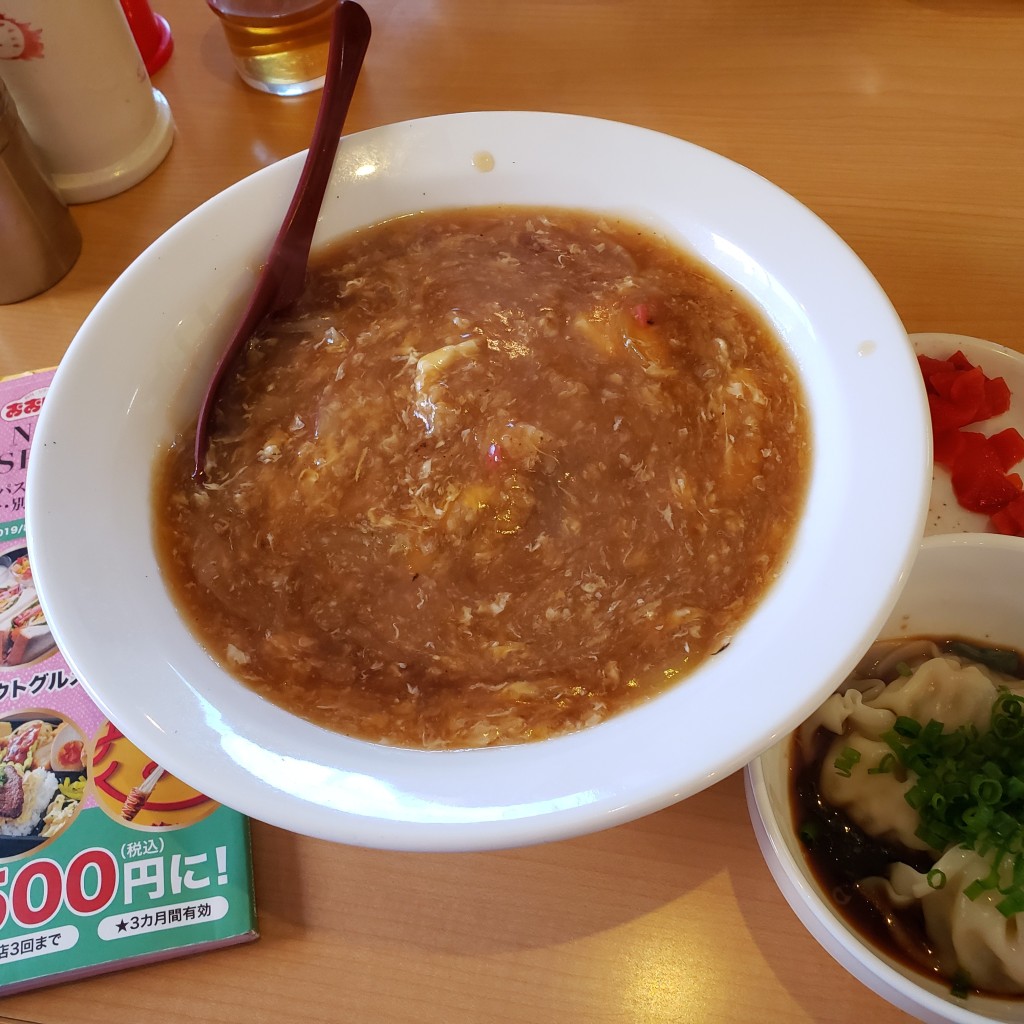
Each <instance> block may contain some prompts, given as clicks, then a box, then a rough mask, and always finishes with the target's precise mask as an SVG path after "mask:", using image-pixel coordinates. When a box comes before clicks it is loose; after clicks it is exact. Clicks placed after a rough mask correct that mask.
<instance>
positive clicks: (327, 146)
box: [192, 0, 370, 482]
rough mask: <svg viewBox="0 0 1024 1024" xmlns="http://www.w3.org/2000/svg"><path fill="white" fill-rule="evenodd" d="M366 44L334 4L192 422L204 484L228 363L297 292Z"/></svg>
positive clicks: (350, 7)
mask: <svg viewBox="0 0 1024 1024" xmlns="http://www.w3.org/2000/svg"><path fill="white" fill-rule="evenodd" d="M369 44H370V19H369V16H368V15H367V13H366V11H364V10H363V8H362V7H360V6H359V4H358V3H356V2H355V0H339V2H338V4H337V6H336V7H335V9H334V17H333V20H332V22H331V42H330V49H329V51H328V55H327V74H326V79H325V81H324V91H323V96H322V97H321V100H320V109H319V110H318V112H317V117H316V124H315V125H314V127H313V138H312V140H311V142H310V145H309V149H308V150H307V152H306V160H305V163H304V164H303V165H302V172H301V174H300V175H299V180H298V183H297V184H296V186H295V192H294V194H293V195H292V201H291V203H290V205H289V206H288V211H287V213H285V216H284V221H283V222H282V224H281V228H280V230H279V231H278V233H277V237H276V238H275V239H274V243H273V245H272V246H271V247H270V252H269V254H268V256H267V259H266V262H265V263H264V264H263V267H262V269H261V271H260V275H259V278H258V279H257V281H256V287H255V288H254V289H253V293H252V296H251V297H250V299H249V305H248V306H247V307H246V310H245V313H244V314H243V315H242V319H241V320H240V321H239V324H238V326H237V328H236V329H235V333H234V334H233V335H232V337H231V340H230V341H229V342H228V344H227V345H226V346H225V348H224V350H223V352H222V353H221V356H220V359H219V360H218V361H217V365H216V367H215V368H214V371H213V374H212V376H211V378H210V383H209V385H208V386H207V389H206V393H205V395H204V396H203V400H202V403H201V404H200V407H199V417H198V420H197V421H196V441H195V469H194V471H193V473H192V479H193V480H195V481H197V482H200V481H201V480H202V479H203V473H204V464H205V462H206V449H207V444H208V427H209V418H210V412H211V410H212V409H213V404H214V401H215V399H216V397H217V393H218V391H219V389H220V384H221V381H222V380H223V379H224V374H225V373H226V372H227V369H228V367H229V366H230V365H231V362H232V360H233V359H234V358H235V356H236V355H237V354H238V352H239V351H240V350H241V349H242V347H243V346H244V345H245V344H246V343H247V342H248V340H249V339H250V338H251V337H252V335H253V334H254V333H255V331H256V329H257V327H259V325H260V324H261V323H262V322H263V320H264V319H266V317H268V316H270V315H271V314H273V313H276V312H278V311H279V310H282V309H285V308H287V307H288V306H290V305H291V304H292V303H293V302H294V301H295V300H296V299H297V298H298V297H299V294H300V293H301V292H302V287H303V285H304V284H305V280H306V265H307V263H308V261H309V250H310V246H311V245H312V243H313V233H314V231H315V230H316V224H317V220H318V218H319V216H320V208H321V206H322V205H323V198H324V192H325V191H326V189H327V182H328V181H329V180H330V177H331V171H332V169H333V167H334V157H335V155H336V153H337V151H338V143H339V142H340V137H341V131H342V128H343V126H344V124H345V117H346V115H347V114H348V108H349V105H350V104H351V102H352V94H353V93H354V92H355V87H356V80H357V79H358V78H359V72H360V70H361V68H362V66H363V58H364V57H365V56H366V50H367V47H368V46H369Z"/></svg>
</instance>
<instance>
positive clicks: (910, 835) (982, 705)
mask: <svg viewBox="0 0 1024 1024" xmlns="http://www.w3.org/2000/svg"><path fill="white" fill-rule="evenodd" d="M1022 573H1024V543H1022V542H1021V541H1020V540H1019V539H1017V538H1012V537H1000V536H996V535H988V534H961V535H955V536H953V535H950V536H939V537H930V538H928V539H927V540H925V541H924V543H923V544H922V547H921V551H920V554H919V555H918V558H917V561H916V562H915V564H914V567H913V569H912V571H911V573H910V578H909V580H908V582H907V585H906V587H905V588H904V590H903V592H902V594H901V596H900V598H899V600H898V602H897V604H896V607H895V608H894V609H893V612H892V615H891V616H890V618H889V620H888V622H887V623H886V624H885V627H884V628H883V629H882V631H881V633H880V638H881V639H882V640H884V641H888V640H892V641H900V643H897V644H896V645H895V646H892V647H889V645H885V647H888V650H886V649H885V648H884V647H883V648H880V649H879V650H881V652H882V653H881V658H882V662H881V663H880V662H879V650H876V651H875V652H874V653H873V654H869V655H868V656H866V658H865V660H864V662H862V666H863V667H864V671H863V673H861V674H862V675H863V676H864V677H865V679H870V678H871V677H876V676H877V677H879V678H880V679H890V678H893V681H891V682H888V683H886V684H885V685H883V683H882V682H879V683H877V684H875V683H871V682H865V681H862V682H859V683H857V684H855V685H853V686H851V687H850V688H849V689H845V692H843V693H839V692H837V693H836V694H835V695H833V696H832V697H830V698H829V700H828V701H827V702H826V703H825V704H824V705H823V706H822V708H820V709H819V711H818V712H816V713H815V715H813V716H812V717H811V718H810V719H809V720H808V722H806V723H805V725H804V727H803V729H802V730H798V731H797V733H796V734H794V736H792V737H789V738H787V739H786V740H784V741H783V742H782V743H779V744H778V745H776V746H775V747H773V748H771V749H770V750H769V751H767V752H765V753H764V754H763V755H761V757H759V758H758V759H757V760H755V761H754V762H752V763H751V764H750V765H749V766H748V768H747V771H746V782H747V799H748V804H749V807H750V813H751V819H752V821H753V824H754V830H755V833H756V835H757V839H758V842H759V844H760V846H761V850H762V852H763V854H764V856H765V860H766V861H767V864H768V867H769V868H770V870H771V872H772V875H773V876H774V878H775V881H776V882H777V884H778V886H779V888H780V889H781V891H782V893H783V895H784V896H785V898H786V900H787V901H788V902H789V904H790V906H791V907H792V908H793V910H794V911H795V912H796V914H797V916H798V917H799V918H800V920H801V921H802V922H803V924H804V925H805V926H806V927H807V929H808V930H809V931H810V932H811V934H812V935H813V936H814V937H815V938H816V939H817V940H818V941H819V942H820V943H821V945H822V946H824V948H825V949H826V950H827V951H828V952H829V953H831V954H832V956H833V957H835V959H836V960H838V961H839V963H841V964H842V965H843V966H844V967H845V968H847V970H849V971H850V972H851V973H852V974H853V975H854V976H855V977H857V978H858V979H859V980H860V981H862V982H863V983H864V984H866V985H867V986H868V987H869V988H871V989H873V990H874V991H875V992H877V993H878V994H879V995H881V996H882V997H883V998H885V999H887V1000H889V1001H890V1002H892V1003H894V1004H895V1005H896V1006H899V1007H900V1008H902V1009H904V1010H906V1011H908V1012H910V1013H912V1014H914V1015H915V1016H918V1017H919V1018H921V1019H922V1020H925V1021H929V1022H944V1021H954V1022H963V1024H966V1022H980V1021H991V1020H996V1021H1024V1001H1022V1000H1021V999H1020V997H1019V993H1024V944H1022V943H1021V941H1020V938H1019V935H1018V928H1020V926H1021V925H1024V920H1022V919H1021V915H1020V914H1016V915H1012V916H1010V917H1005V916H1004V915H1003V914H1002V913H1000V912H999V911H998V909H997V905H998V903H999V902H1000V900H1001V899H1002V898H1003V897H1002V896H1001V895H1000V894H999V893H998V892H996V891H993V890H986V891H984V892H982V893H981V894H980V895H976V896H975V898H974V899H968V898H966V897H965V896H964V895H963V892H964V889H965V888H967V887H968V886H969V885H970V883H972V882H973V881H974V880H975V879H976V878H978V877H979V875H983V874H987V872H988V864H987V862H985V861H984V860H983V859H982V858H980V857H979V856H978V854H977V853H976V852H975V851H973V850H971V849H966V848H964V847H963V846H962V845H961V844H958V843H954V844H951V848H949V849H946V850H944V847H943V846H938V847H937V848H936V849H929V847H928V842H927V841H925V839H922V837H921V836H919V835H917V834H916V833H917V829H918V826H919V822H920V818H919V816H918V814H917V812H916V811H914V810H913V809H912V807H911V806H910V803H908V801H907V799H906V797H905V793H906V792H907V791H908V790H909V789H910V788H911V787H912V785H913V783H914V781H915V778H916V776H914V775H913V774H910V775H908V776H903V775H902V773H900V772H899V771H898V769H897V770H895V771H894V770H892V769H893V767H894V762H892V761H891V760H890V761H889V762H888V770H886V766H885V765H883V764H882V758H885V757H886V755H887V754H890V753H891V747H890V746H889V745H888V744H887V743H886V742H885V741H883V740H880V736H881V735H883V734H884V733H885V732H886V731H887V730H888V729H890V728H891V727H892V725H893V723H894V721H895V718H896V716H897V715H901V716H906V717H908V718H912V719H914V720H917V721H920V722H921V723H922V724H927V721H928V720H929V719H932V718H934V719H937V720H939V721H943V722H944V723H945V731H946V732H950V731H952V730H954V729H955V728H957V727H959V726H962V725H965V724H966V723H972V724H973V725H974V726H975V727H977V728H978V729H979V730H980V731H981V732H984V731H985V730H986V729H987V728H988V727H989V724H990V709H991V707H992V705H993V700H994V698H995V696H996V695H997V694H998V693H999V692H1001V688H1002V687H1004V686H1005V687H1009V688H1010V692H1016V693H1018V694H1021V695H1024V679H1022V678H1020V676H1019V673H1020V671H1021V664H1020V662H1019V661H1018V663H1017V665H1016V668H1014V669H1013V671H1012V674H1010V675H1006V674H1005V673H1004V672H1003V671H1002V670H1003V669H1004V668H1007V667H1009V666H1012V664H1013V658H1012V657H1008V656H1007V655H1006V654H1005V652H1020V651H1024V616H1022V615H1021V610H1022V609H1021V589H1020V579H1021V574H1022ZM908 638H939V639H941V638H946V639H952V640H958V641H966V642H967V643H968V644H970V646H971V647H977V648H980V649H984V650H985V651H988V650H990V649H995V651H996V653H995V654H994V655H990V654H986V655H985V658H986V659H991V660H989V663H988V664H979V663H978V662H977V657H978V656H977V655H976V656H975V657H972V656H971V654H972V652H971V651H970V650H969V648H967V647H964V646H962V645H954V646H953V647H952V648H951V650H946V649H941V650H938V651H937V650H935V649H925V648H924V645H922V644H920V643H906V642H904V641H907V640H908ZM886 661H887V662H888V664H885V663H884V662H886ZM869 662H871V665H870V667H868V663H869ZM992 666H995V667H992ZM816 730H818V731H817V732H816ZM815 735H816V737H817V743H816V744H815V743H814V741H813V739H812V737H814V736H815ZM813 746H816V747H817V749H818V750H823V751H825V754H824V756H823V757H822V758H821V760H820V769H810V770H808V774H807V775H802V774H801V771H802V769H804V768H805V767H806V764H807V761H806V759H805V753H806V752H807V751H808V750H809V749H811V747H813ZM851 750H856V752H857V753H856V755H851V753H850V751H851ZM880 766H881V768H882V769H883V770H879V768H880ZM808 779H811V780H813V784H814V785H815V786H817V792H818V793H820V795H821V798H822V800H823V801H824V802H825V803H826V804H827V805H829V806H831V807H834V808H835V807H838V808H841V809H842V810H843V812H844V814H845V815H847V817H845V818H841V819H838V821H839V822H840V823H841V824H844V825H845V824H848V823H849V822H850V821H851V820H852V822H853V824H854V825H855V826H856V827H859V828H862V829H863V831H864V833H866V834H867V835H868V836H870V837H871V838H872V839H878V838H879V837H881V838H883V839H884V838H889V839H892V838H895V839H896V840H898V841H899V842H901V843H904V844H910V845H912V846H914V847H916V848H917V851H916V852H915V853H914V854H912V855H910V856H912V857H914V858H920V860H919V861H918V863H917V864H916V865H915V866H914V867H911V866H909V865H907V864H905V863H904V864H900V865H899V866H897V867H895V868H891V869H890V868H889V867H888V866H886V867H885V868H883V869H882V871H881V872H880V874H879V875H877V876H873V877H869V879H868V880H867V881H862V882H861V883H860V885H859V886H858V887H857V888H859V889H860V891H862V892H864V893H866V894H868V896H869V898H870V899H872V900H877V901H880V904H879V905H880V906H882V907H884V908H885V910H886V911H887V912H889V913H892V914H894V915H895V919H896V920H897V921H913V920H914V918H915V916H916V915H920V919H921V920H923V921H924V928H925V936H926V939H927V942H928V944H929V945H930V947H931V953H930V954H926V953H925V952H923V951H922V949H921V947H920V945H919V943H918V942H917V941H916V940H914V941H912V938H913V935H914V933H913V932H909V933H907V934H906V935H905V936H904V938H903V939H902V940H900V941H898V942H896V943H895V945H894V946H893V947H892V948H891V949H883V948H881V947H880V946H878V945H875V944H873V943H871V942H869V941H868V940H867V939H865V938H864V937H863V935H862V934H861V933H860V932H859V931H857V930H856V929H855V928H854V927H853V926H851V924H850V923H849V921H848V919H847V917H845V916H843V915H842V914H840V913H838V912H837V909H836V904H835V902H834V900H833V898H832V896H830V895H829V892H828V891H827V890H832V891H833V892H835V893H837V894H838V896H839V899H840V900H842V901H845V905H846V906H847V907H850V906H855V905H856V904H857V899H858V897H857V896H856V895H854V896H853V898H852V899H851V893H852V892H853V888H854V887H852V886H851V885H850V883H849V882H847V881H843V880H837V878H836V877H835V876H832V877H831V878H829V877H827V876H824V875H822V874H819V873H818V872H816V871H814V870H812V869H811V867H810V866H809V863H808V857H809V855H808V853H807V851H806V848H805V844H806V843H810V844H812V845H813V844H817V848H818V849H819V851H820V850H822V849H827V841H826V844H825V846H823V845H822V835H821V829H820V824H818V823H816V821H815V815H814V814H813V812H811V813H808V811H807V800H808V799H813V796H814V794H813V792H812V791H811V790H810V789H805V790H804V793H803V795H802V796H799V795H796V793H795V789H796V787H797V786H804V787H806V786H808V785H809V783H808ZM798 780H800V781H799V782H798ZM818 821H820V819H818ZM935 842H936V843H938V840H937V839H936V840H935ZM842 843H843V846H842V848H843V849H847V850H848V849H849V845H848V844H847V841H846V840H845V839H844V840H843V841H842ZM810 856H813V854H812V855H810ZM887 859H888V857H887V856H886V855H884V854H883V855H882V857H881V859H880V860H879V861H877V862H876V861H872V862H871V864H872V866H871V870H876V869H877V867H878V864H880V863H883V862H884V861H885V860H887ZM929 864H932V867H931V868H929V867H928V865H929ZM860 870H862V869H861V868H858V869H857V871H858V872H859V871H860ZM932 872H934V873H932ZM833 886H835V888H834V889H833V888H832V887H833ZM904 915H906V916H904ZM915 927H916V925H915ZM898 950H902V952H897V951H898ZM909 959H917V960H918V961H919V962H920V963H921V964H922V968H921V969H920V970H917V969H914V968H912V967H910V966H908V960H909ZM950 978H952V981H951V980H950ZM972 985H973V986H975V987H976V988H978V989H985V990H986V994H981V993H979V992H978V991H976V990H972V988H971V986H972ZM954 989H959V990H960V991H959V992H954V991H953V990H954ZM1004 992H1005V993H1008V994H1007V997H1006V998H1000V994H1001V993H1004ZM1013 992H1016V993H1018V995H1016V996H1014V995H1013V994H1012V993H1013Z"/></svg>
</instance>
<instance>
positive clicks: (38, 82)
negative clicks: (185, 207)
mask: <svg viewBox="0 0 1024 1024" xmlns="http://www.w3.org/2000/svg"><path fill="white" fill-rule="evenodd" d="M0 78H2V79H3V80H4V82H5V84H6V85H7V88H8V90H9V92H10V93H11V95H12V96H13V97H14V99H15V101H16V102H17V104H18V111H19V113H20V115H21V120H22V123H23V124H24V126H25V130H26V131H27V132H28V134H29V137H30V138H31V139H32V141H33V142H34V143H35V146H36V149H37V150H38V151H39V154H40V156H41V157H42V159H43V162H44V164H45V166H46V167H47V169H48V170H49V172H50V175H51V177H52V178H53V183H54V184H55V185H56V186H57V188H58V190H59V191H60V193H61V195H62V196H63V197H64V199H65V201H67V202H69V203H89V202H93V201H94V200H97V199H105V198H106V197H107V196H112V195H115V194H116V193H118V192H122V191H124V190H125V189H127V188H130V187H131V186H132V185H135V184H137V183H138V182H140V181H141V180H142V179H143V178H145V177H146V176H147V175H148V174H150V173H151V172H152V171H153V170H155V169H156V167H157V166H158V165H159V164H160V162H161V161H162V160H163V159H164V157H165V156H166V155H167V152H168V150H169V149H170V148H171V143H172V141H173V137H174V125H173V122H172V120H171V112H170V108H169V106H168V104H167V100H166V99H165V98H164V96H163V94H162V93H160V92H159V90H157V89H155V88H153V85H152V83H151V82H150V80H149V75H148V74H147V72H146V68H145V65H144V64H143V60H142V55H141V54H140V53H139V48H138V47H137V46H136V44H135V39H134V37H133V36H132V31H131V28H130V27H129V25H128V21H127V19H126V17H125V13H124V10H123V9H122V7H121V4H120V3H119V0H88V3H82V2H77V3H69V2H67V0H3V5H2V9H0Z"/></svg>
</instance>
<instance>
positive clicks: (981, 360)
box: [910, 333, 1024, 537]
mask: <svg viewBox="0 0 1024 1024" xmlns="http://www.w3.org/2000/svg"><path fill="white" fill-rule="evenodd" d="M910 341H911V344H912V345H913V346H914V351H915V352H917V353H918V355H925V356H931V357H932V358H934V359H948V358H949V357H950V356H951V355H952V354H953V353H954V352H957V351H959V352H963V354H964V355H965V356H967V358H968V359H969V360H970V361H971V363H973V364H974V365H975V366H980V367H981V369H982V370H983V371H984V373H985V376H986V377H1003V378H1005V380H1006V383H1007V386H1008V387H1009V389H1010V408H1009V409H1008V410H1007V411H1006V412H1004V413H1003V414H1002V415H1001V416H993V417H992V418H991V419H988V420H984V421H982V422H981V423H972V424H971V425H970V426H968V427H966V428H965V429H966V430H976V431H980V432H981V433H983V434H985V435H987V436H991V435H992V434H996V433H998V432H999V431H1000V430H1005V429H1006V428H1007V427H1016V428H1017V430H1019V431H1020V432H1021V434H1024V354H1022V353H1020V352H1015V351H1014V350H1013V349H1012V348H1006V347H1005V346H1003V345H997V344H996V343H995V342H992V341H985V340H984V339H982V338H972V337H969V336H968V335H965V334H939V333H922V334H911V335H910ZM1022 465H1024V464H1022ZM1021 468H1022V467H1021V466H1017V467H1015V468H1014V469H1013V470H1012V472H1018V473H1019V472H1021ZM924 532H925V536H926V537H931V536H934V535H935V534H941V533H992V532H994V531H993V530H992V529H991V527H990V525H989V519H988V516H985V515H982V514H981V513H980V512H971V511H969V510H968V509H965V508H964V507H963V506H962V505H960V503H959V502H958V501H957V500H956V495H955V494H954V493H953V481H952V479H951V477H950V475H949V470H948V469H946V468H945V467H944V466H938V465H937V466H934V468H933V470H932V495H931V500H930V502H929V505H928V522H927V524H926V525H925V531H924Z"/></svg>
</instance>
